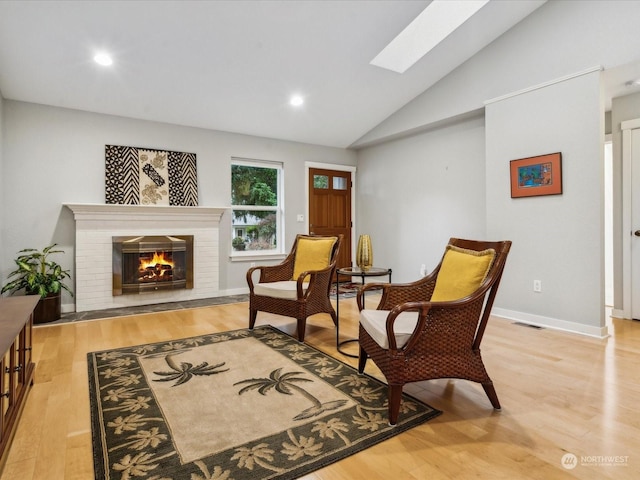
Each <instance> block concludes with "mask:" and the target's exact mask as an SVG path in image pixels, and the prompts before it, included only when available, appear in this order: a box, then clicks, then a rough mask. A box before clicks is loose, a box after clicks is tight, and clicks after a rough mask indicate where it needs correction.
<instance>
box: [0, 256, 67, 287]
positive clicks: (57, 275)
mask: <svg viewBox="0 0 640 480" xmlns="http://www.w3.org/2000/svg"><path fill="white" fill-rule="evenodd" d="M56 245H57V244H55V243H54V244H53V245H49V246H48V247H46V248H44V249H43V250H42V251H39V250H36V249H35V248H25V249H24V250H20V251H19V252H18V253H19V254H21V255H20V256H18V258H16V259H15V260H14V261H15V262H16V265H17V266H18V268H16V269H15V270H14V271H13V272H11V273H10V274H9V275H8V277H7V278H8V279H9V280H10V281H9V282H8V283H7V284H5V285H4V287H2V290H1V291H0V293H4V292H8V291H10V292H11V293H15V292H18V291H20V290H24V291H25V292H26V293H27V295H40V297H42V298H44V297H46V296H47V295H49V294H50V293H58V292H60V291H61V289H64V290H66V291H67V292H69V293H70V294H71V295H72V296H73V292H72V291H71V289H70V288H69V287H68V286H67V285H65V284H64V283H62V281H63V280H64V279H65V278H69V277H70V276H69V270H63V269H62V267H61V266H60V265H58V264H57V263H56V262H53V261H51V260H49V259H48V257H49V255H51V254H53V253H64V251H63V250H53V248H54V247H56ZM13 277H16V278H13ZM12 278H13V280H11V279H12Z"/></svg>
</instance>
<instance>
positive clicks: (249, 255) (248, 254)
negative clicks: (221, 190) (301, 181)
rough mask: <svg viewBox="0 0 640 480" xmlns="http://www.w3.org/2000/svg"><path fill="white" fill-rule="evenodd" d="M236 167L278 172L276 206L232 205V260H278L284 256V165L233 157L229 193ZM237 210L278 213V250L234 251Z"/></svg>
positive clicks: (230, 239)
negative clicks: (267, 169) (235, 214)
mask: <svg viewBox="0 0 640 480" xmlns="http://www.w3.org/2000/svg"><path fill="white" fill-rule="evenodd" d="M234 165H240V166H243V167H256V168H271V169H274V170H276V172H277V182H276V188H277V192H276V197H277V204H276V205H234V204H231V237H230V238H229V249H230V258H231V260H232V261H251V260H267V259H278V258H283V256H284V238H285V236H284V164H283V163H282V162H277V161H273V160H259V159H251V158H243V157H231V162H230V168H229V186H230V187H231V189H230V191H229V193H231V190H232V189H233V185H232V183H231V182H232V181H233V176H232V170H233V166H234ZM235 210H258V211H274V210H275V212H276V235H275V237H276V248H275V249H272V250H234V249H233V246H232V244H231V242H232V240H233V238H234V237H235V232H236V227H235V226H234V225H233V220H234V218H235V216H234V213H233V212H234V211H235Z"/></svg>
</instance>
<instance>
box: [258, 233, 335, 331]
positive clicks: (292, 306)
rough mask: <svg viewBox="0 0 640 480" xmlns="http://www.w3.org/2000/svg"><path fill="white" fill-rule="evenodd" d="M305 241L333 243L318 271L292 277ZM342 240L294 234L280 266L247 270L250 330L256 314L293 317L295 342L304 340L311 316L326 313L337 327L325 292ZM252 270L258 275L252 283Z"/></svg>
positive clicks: (329, 283) (329, 284) (333, 312)
mask: <svg viewBox="0 0 640 480" xmlns="http://www.w3.org/2000/svg"><path fill="white" fill-rule="evenodd" d="M307 239H309V240H330V239H333V240H334V241H335V243H333V245H332V246H331V248H330V258H329V259H328V262H329V263H328V265H327V266H326V267H324V268H322V269H320V270H308V271H304V272H302V273H300V274H299V275H297V277H296V278H294V270H296V255H297V253H298V245H299V244H300V242H301V241H302V240H304V241H307ZM342 239H343V236H342V235H338V236H335V237H330V236H321V235H297V236H296V240H295V242H294V244H293V247H292V248H291V252H290V253H289V255H288V256H287V258H285V259H284V260H283V261H282V263H280V264H278V265H272V266H261V267H252V268H250V269H249V270H248V271H247V283H248V284H249V328H250V329H253V327H254V326H255V323H256V317H257V314H258V311H262V312H269V313H275V314H277V315H284V316H287V317H293V318H295V319H296V320H297V322H298V325H297V328H298V340H299V341H301V342H303V341H304V334H305V329H306V323H307V317H309V316H311V315H315V314H316V313H328V314H329V315H331V318H332V319H333V323H334V325H337V322H338V320H337V318H336V312H335V310H334V309H333V305H332V304H331V301H330V300H329V292H330V290H331V283H332V278H333V274H334V272H335V269H336V261H337V258H338V252H339V250H340V244H341V243H342ZM307 245H308V244H307ZM256 271H259V272H260V276H259V278H258V283H254V278H253V277H254V272H256ZM305 279H306V280H307V282H305V281H304V280H305Z"/></svg>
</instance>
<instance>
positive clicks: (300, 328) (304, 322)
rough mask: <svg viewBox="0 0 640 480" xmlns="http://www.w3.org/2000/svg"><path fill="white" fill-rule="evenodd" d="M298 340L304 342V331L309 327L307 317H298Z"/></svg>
mask: <svg viewBox="0 0 640 480" xmlns="http://www.w3.org/2000/svg"><path fill="white" fill-rule="evenodd" d="M297 320H298V341H299V342H304V331H305V329H306V328H307V319H306V318H298V319H297Z"/></svg>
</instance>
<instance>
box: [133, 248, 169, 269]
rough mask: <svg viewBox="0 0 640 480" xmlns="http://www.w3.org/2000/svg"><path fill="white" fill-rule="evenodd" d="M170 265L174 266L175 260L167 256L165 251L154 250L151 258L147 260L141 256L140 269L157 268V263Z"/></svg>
mask: <svg viewBox="0 0 640 480" xmlns="http://www.w3.org/2000/svg"><path fill="white" fill-rule="evenodd" d="M158 264H160V265H170V266H171V268H173V266H174V265H173V261H172V260H169V259H168V258H165V256H164V252H154V254H153V258H152V259H151V260H145V259H144V258H140V271H143V270H145V269H147V268H149V267H151V268H155V266H156V265H158Z"/></svg>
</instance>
